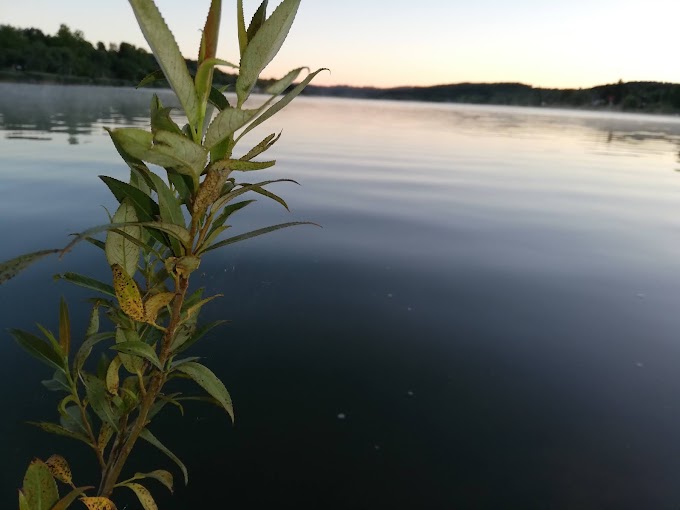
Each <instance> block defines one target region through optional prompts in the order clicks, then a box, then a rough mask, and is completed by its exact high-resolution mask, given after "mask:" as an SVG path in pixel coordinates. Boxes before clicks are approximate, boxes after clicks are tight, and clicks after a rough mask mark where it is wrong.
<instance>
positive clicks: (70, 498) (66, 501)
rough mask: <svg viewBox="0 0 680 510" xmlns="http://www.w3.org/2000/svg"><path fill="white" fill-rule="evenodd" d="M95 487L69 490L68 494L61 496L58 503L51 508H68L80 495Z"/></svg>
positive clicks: (59, 509) (60, 509)
mask: <svg viewBox="0 0 680 510" xmlns="http://www.w3.org/2000/svg"><path fill="white" fill-rule="evenodd" d="M90 489H94V487H91V486H90V487H77V488H75V489H73V490H72V491H71V492H69V493H68V494H67V495H66V496H64V497H63V498H61V499H60V500H59V501H58V502H57V504H56V505H54V506H53V507H52V508H51V509H50V510H67V508H69V507H70V506H71V504H72V503H73V502H74V501H75V500H76V499H78V497H79V496H80V495H82V494H84V493H85V491H87V490H90Z"/></svg>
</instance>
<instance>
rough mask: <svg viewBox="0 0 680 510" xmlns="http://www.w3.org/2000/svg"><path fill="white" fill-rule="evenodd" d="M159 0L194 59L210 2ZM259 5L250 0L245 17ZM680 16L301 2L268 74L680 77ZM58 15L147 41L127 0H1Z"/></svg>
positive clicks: (370, 79)
mask: <svg viewBox="0 0 680 510" xmlns="http://www.w3.org/2000/svg"><path fill="white" fill-rule="evenodd" d="M156 3H157V5H158V7H159V8H160V10H161V12H162V13H163V15H164V16H165V19H166V21H167V23H168V25H169V26H170V29H171V30H172V31H173V33H174V34H175V38H176V39H177V41H178V44H179V46H180V49H181V50H182V53H183V54H184V56H185V57H188V58H196V55H197V48H198V44H199V41H200V30H201V29H202V28H203V25H204V22H205V16H206V13H207V10H208V7H209V5H210V0H184V1H180V0H156ZM222 3H223V15H222V27H221V42H220V45H219V48H218V56H219V57H220V58H223V59H225V60H229V61H231V62H235V63H237V62H238V40H237V35H236V1H235V0H224V1H223V2H222ZM259 3H260V2H259V0H244V5H245V10H246V19H247V20H250V17H251V16H252V13H253V12H254V11H255V10H256V9H257V7H258V5H259ZM278 3H279V2H278V1H277V0H270V2H269V4H270V12H271V10H272V9H273V8H274V6H276V5H278ZM679 18H680V2H678V1H677V0H645V1H642V0H634V1H631V0H616V1H615V0H569V1H564V0H552V1H548V0H514V1H512V2H510V1H508V0H418V1H415V2H414V1H406V0H304V1H303V2H302V4H301V7H300V11H299V12H298V15H297V18H296V20H295V23H294V25H293V28H292V30H291V33H290V35H289V38H288V40H287V42H286V44H285V45H284V47H283V49H282V50H281V52H280V53H279V55H278V57H277V58H276V59H275V60H274V62H273V63H272V64H271V65H270V66H269V67H268V68H267V70H265V72H264V73H263V77H267V78H277V77H281V76H283V75H285V74H286V72H287V71H289V70H290V69H293V68H296V67H301V66H307V67H310V68H311V69H312V70H314V69H317V68H319V67H327V68H330V69H331V72H330V73H323V74H321V75H319V76H318V77H317V79H315V81H314V83H316V84H319V85H355V86H377V87H392V86H402V85H437V84H445V83H459V82H521V83H526V84H529V85H533V86H536V87H557V88H579V87H584V88H586V87H591V86H594V85H600V84H604V83H612V82H616V81H618V80H623V81H638V80H639V81H665V82H675V83H680V61H679V59H678V58H677V55H678V50H680V43H679V42H678V39H677V33H678V29H677V20H678V19H679ZM61 23H65V24H66V25H68V26H69V27H70V28H71V29H73V30H81V31H82V32H83V33H84V35H85V38H86V39H87V40H88V41H90V42H93V43H96V42H98V41H102V42H104V43H105V44H106V45H108V44H109V43H119V42H121V41H125V42H129V43H131V44H134V45H135V46H140V47H144V48H147V49H148V45H147V44H146V42H145V41H144V38H143V36H142V35H141V33H140V31H139V29H138V27H137V25H136V21H135V18H134V15H133V14H132V10H131V8H130V6H129V4H128V2H126V1H124V0H115V1H114V0H105V1H104V0H98V1H93V0H62V1H57V0H18V1H12V0H0V24H9V25H13V26H17V27H22V28H25V27H36V28H39V29H41V30H43V31H44V32H46V33H51V34H53V33H55V32H56V31H57V30H58V28H59V25H60V24H61Z"/></svg>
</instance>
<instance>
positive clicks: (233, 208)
mask: <svg viewBox="0 0 680 510" xmlns="http://www.w3.org/2000/svg"><path fill="white" fill-rule="evenodd" d="M253 202H255V200H244V201H243V202H237V203H235V204H232V205H230V206H227V207H225V208H224V209H223V210H222V212H221V213H220V215H219V216H218V217H217V218H215V221H213V224H212V226H211V227H210V231H209V232H208V238H209V237H210V236H211V235H212V233H213V232H215V231H216V230H217V229H218V228H221V227H222V225H224V223H225V222H226V221H227V220H228V219H229V217H230V216H231V215H232V214H234V213H235V212H237V211H240V210H241V209H243V208H244V207H246V206H247V205H250V204H252V203H253ZM205 244H209V243H208V242H206V243H205Z"/></svg>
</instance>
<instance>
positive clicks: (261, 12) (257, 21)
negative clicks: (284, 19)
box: [246, 0, 268, 41]
mask: <svg viewBox="0 0 680 510" xmlns="http://www.w3.org/2000/svg"><path fill="white" fill-rule="evenodd" d="M267 3H268V1H267V0H264V1H263V2H262V3H261V4H260V7H258V9H257V11H255V14H254V15H253V19H252V20H250V25H248V31H247V32H246V35H247V36H248V40H249V41H252V40H253V37H255V34H257V32H258V31H259V30H260V28H262V24H263V23H264V22H265V20H266V19H267Z"/></svg>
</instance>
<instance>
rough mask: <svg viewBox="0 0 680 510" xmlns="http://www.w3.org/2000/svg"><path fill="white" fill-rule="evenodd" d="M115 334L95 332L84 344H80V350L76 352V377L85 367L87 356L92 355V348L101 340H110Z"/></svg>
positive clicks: (74, 369) (74, 370)
mask: <svg viewBox="0 0 680 510" xmlns="http://www.w3.org/2000/svg"><path fill="white" fill-rule="evenodd" d="M113 337H114V335H113V333H110V332H106V333H95V334H93V335H88V336H87V338H86V339H85V341H84V342H83V344H82V345H81V346H80V348H79V349H78V352H77V353H76V357H75V359H74V361H73V377H74V378H76V377H77V376H78V374H79V373H80V371H81V370H82V368H83V365H84V364H85V361H86V360H87V358H88V357H89V356H90V353H91V352H92V348H93V347H94V346H95V345H97V344H98V343H99V342H103V341H104V340H109V339H111V338H113Z"/></svg>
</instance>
